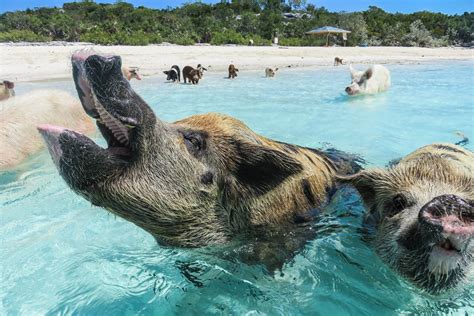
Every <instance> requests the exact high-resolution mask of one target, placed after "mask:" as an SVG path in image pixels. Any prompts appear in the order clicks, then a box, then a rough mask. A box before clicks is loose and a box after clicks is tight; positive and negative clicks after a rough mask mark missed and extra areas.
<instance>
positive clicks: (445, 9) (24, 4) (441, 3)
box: [0, 0, 474, 14]
mask: <svg viewBox="0 0 474 316" xmlns="http://www.w3.org/2000/svg"><path fill="white" fill-rule="evenodd" d="M125 1H126V2H129V3H132V4H134V5H135V6H140V5H143V6H145V7H149V8H157V9H164V8H167V7H168V6H169V7H176V6H180V5H182V4H183V3H186V2H192V1H190V0H125ZM64 2H73V0H68V1H60V0H0V12H5V11H16V10H24V9H27V8H30V9H32V8H35V7H54V6H56V7H61V6H62V4H63V3H64ZM95 2H100V3H114V2H116V1H115V0H110V1H107V0H96V1H95ZM201 2H205V3H216V2H219V0H203V1H201ZM306 3H311V4H314V5H315V6H316V7H325V8H326V9H328V10H329V11H335V12H339V11H347V12H353V11H363V10H366V9H367V8H368V7H369V6H370V5H374V6H377V7H379V8H382V9H383V10H385V11H388V12H401V13H411V12H417V11H424V10H426V11H432V12H442V13H446V14H462V13H464V12H473V11H474V0H307V1H306Z"/></svg>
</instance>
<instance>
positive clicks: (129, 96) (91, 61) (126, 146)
mask: <svg viewBox="0 0 474 316" xmlns="http://www.w3.org/2000/svg"><path fill="white" fill-rule="evenodd" d="M71 61H72V66H73V79H74V83H75V85H76V90H77V93H78V96H79V99H80V101H81V103H82V106H83V109H84V111H85V112H86V113H87V114H88V115H89V116H90V117H91V118H93V119H95V120H96V125H97V127H98V129H99V131H100V133H101V134H102V136H103V137H104V139H105V140H106V142H107V148H105V149H104V148H101V147H99V146H98V145H95V143H94V145H95V146H92V145H91V143H93V141H92V140H90V139H89V138H87V137H86V136H84V135H82V134H80V133H77V132H75V131H71V130H68V129H65V128H62V127H55V126H50V125H43V126H39V127H38V130H39V131H40V133H41V134H42V136H43V138H44V139H45V141H46V143H47V145H48V148H49V151H50V153H51V155H52V157H53V161H54V162H55V163H56V164H57V165H58V163H59V161H60V158H61V154H62V153H63V150H61V146H68V145H71V144H68V142H67V140H73V141H74V142H81V143H83V144H84V145H86V144H87V145H88V148H92V149H93V150H105V151H106V152H107V154H108V156H111V158H119V159H120V160H121V161H130V160H131V158H133V156H134V155H133V154H134V152H136V146H134V143H135V142H134V141H133V140H134V139H136V137H135V136H136V135H135V134H136V130H137V129H138V128H139V124H138V123H137V122H138V120H137V118H136V116H137V115H136V112H135V113H134V112H133V111H136V107H133V106H131V105H133V104H130V103H132V102H133V101H134V100H135V99H137V95H136V94H135V92H134V91H133V90H132V89H131V88H130V84H129V83H128V81H127V80H126V79H125V78H124V77H123V75H122V71H121V59H120V57H118V56H101V55H97V54H96V53H95V52H94V51H93V50H81V51H78V52H76V53H74V54H73V55H72V58H71ZM138 98H139V97H138ZM130 100H131V101H130ZM140 100H141V99H140ZM142 102H143V101H142ZM134 114H135V117H134Z"/></svg>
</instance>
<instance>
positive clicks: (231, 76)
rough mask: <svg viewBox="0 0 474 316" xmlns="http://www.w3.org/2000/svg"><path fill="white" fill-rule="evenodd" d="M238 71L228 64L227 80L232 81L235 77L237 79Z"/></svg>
mask: <svg viewBox="0 0 474 316" xmlns="http://www.w3.org/2000/svg"><path fill="white" fill-rule="evenodd" d="M238 71H239V70H238V69H237V68H235V66H234V65H233V64H230V65H229V79H234V78H235V77H237V72H238Z"/></svg>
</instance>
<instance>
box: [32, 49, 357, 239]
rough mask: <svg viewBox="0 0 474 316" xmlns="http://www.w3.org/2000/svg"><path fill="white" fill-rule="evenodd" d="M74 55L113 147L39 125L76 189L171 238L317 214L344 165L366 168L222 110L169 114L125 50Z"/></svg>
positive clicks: (81, 84) (85, 97) (89, 108)
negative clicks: (144, 91) (127, 62)
mask: <svg viewBox="0 0 474 316" xmlns="http://www.w3.org/2000/svg"><path fill="white" fill-rule="evenodd" d="M72 64H73V76H74V82H75V84H76V88H77V92H78V94H79V98H80V100H81V102H82V105H83V107H84V110H85V111H86V112H87V113H88V114H89V115H90V116H91V117H93V118H94V119H95V120H96V122H97V126H98V128H99V130H100V132H101V133H102V135H103V137H104V138H105V139H106V141H107V148H102V147H100V146H98V145H97V144H95V143H94V142H93V141H92V140H91V139H89V138H87V137H86V136H84V135H82V134H80V133H77V132H75V131H72V130H68V129H64V128H61V127H56V126H51V125H42V126H39V127H38V129H39V131H40V133H41V134H42V135H43V137H44V139H45V140H46V142H47V144H48V147H49V151H50V153H51V156H52V158H53V161H54V162H55V164H56V166H57V168H58V170H59V173H60V174H61V176H62V177H63V178H64V180H65V181H66V182H67V184H68V185H69V186H70V187H71V188H72V189H73V190H74V191H75V192H77V193H78V194H80V195H81V196H83V197H84V198H85V199H87V200H89V201H90V202H91V203H92V204H94V205H97V206H101V207H103V208H105V209H107V210H109V211H110V212H112V213H114V214H116V215H118V216H121V217H122V218H124V219H126V220H128V221H131V222H133V223H134V224H136V225H138V226H139V227H141V228H143V229H144V230H146V231H147V232H149V233H150V234H152V235H153V236H154V237H155V238H156V240H157V241H158V242H159V243H161V244H165V245H171V246H180V247H200V246H206V245H215V244H223V243H226V242H228V241H230V240H231V239H233V238H234V237H235V236H236V235H238V234H241V233H243V232H246V231H252V230H265V227H289V226H291V225H295V224H297V223H299V222H302V221H303V222H304V221H307V220H310V219H311V215H312V214H316V213H317V210H318V209H319V207H321V206H322V205H323V204H324V203H325V202H326V201H327V198H328V194H329V193H330V192H331V191H332V189H333V186H334V182H335V181H334V179H335V175H336V173H337V172H339V173H346V174H347V173H352V172H353V171H355V170H357V168H358V165H357V164H356V163H355V162H354V161H353V160H352V159H349V158H348V156H347V155H346V156H345V155H344V154H342V153H341V152H338V151H335V150H334V151H328V152H326V151H325V152H323V151H319V150H315V149H310V148H305V147H299V146H295V145H290V144H286V143H281V142H277V141H274V140H271V139H268V138H265V137H263V136H260V135H258V134H256V133H255V132H253V131H252V130H251V129H249V128H248V127H247V126H246V125H244V124H243V123H242V122H241V121H238V120H237V119H235V118H232V117H229V116H226V115H222V114H216V113H210V114H202V115H195V116H191V117H188V118H186V119H183V120H180V121H177V122H175V123H167V122H164V121H162V120H160V119H159V118H158V117H157V116H156V115H155V114H154V113H153V111H152V110H151V108H150V107H149V106H148V105H147V104H146V103H145V101H143V99H142V98H141V97H140V96H139V95H138V94H137V93H135V91H133V90H132V88H131V87H130V84H129V82H128V81H127V80H125V79H124V78H123V76H122V74H121V71H120V67H121V59H120V57H118V56H99V55H96V54H94V53H92V52H87V51H80V52H77V53H75V54H74V55H73V56H72Z"/></svg>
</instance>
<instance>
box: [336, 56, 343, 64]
mask: <svg viewBox="0 0 474 316" xmlns="http://www.w3.org/2000/svg"><path fill="white" fill-rule="evenodd" d="M339 65H344V63H343V62H342V58H339V57H334V66H339Z"/></svg>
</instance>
